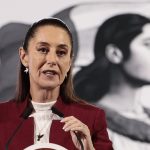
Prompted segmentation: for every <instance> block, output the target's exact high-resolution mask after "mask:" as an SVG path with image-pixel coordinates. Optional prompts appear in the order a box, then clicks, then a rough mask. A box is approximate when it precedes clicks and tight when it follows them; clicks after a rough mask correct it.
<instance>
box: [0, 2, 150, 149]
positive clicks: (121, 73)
mask: <svg viewBox="0 0 150 150" xmlns="http://www.w3.org/2000/svg"><path fill="white" fill-rule="evenodd" d="M15 1H17V0H15ZM55 1H56V2H52V1H51V2H50V1H48V0H47V1H45V2H43V7H42V5H41V3H39V4H38V2H37V1H34V2H35V3H32V5H30V6H29V5H26V6H29V8H27V7H26V9H25V10H23V7H22V9H21V10H22V11H20V15H22V16H21V17H17V18H16V19H15V16H14V17H13V18H8V19H6V18H5V19H6V20H5V21H4V20H3V22H2V23H0V24H1V27H0V102H3V101H7V100H9V99H11V98H13V96H14V94H15V87H16V84H17V83H16V80H17V72H18V61H19V58H18V48H19V47H20V46H21V45H22V43H23V40H24V36H25V33H26V31H27V29H28V28H29V27H30V25H31V24H32V22H34V21H36V20H38V19H40V18H45V17H52V16H53V17H58V18H61V19H62V20H63V21H65V22H66V23H67V24H68V26H69V27H70V29H71V31H72V33H73V38H74V55H75V59H74V70H73V76H74V85H75V91H76V94H77V95H78V96H80V97H81V98H83V99H85V100H87V101H88V102H90V103H92V104H94V105H96V106H98V107H101V108H103V109H104V110H105V112H106V118H107V124H108V131H109V136H110V138H111V140H112V142H113V146H114V149H115V150H149V149H150V144H149V143H150V100H149V99H150V1H149V0H145V1H144V0H136V1H135V0H117V1H116V0H106V1H104V0H103V1H102V0H99V1H95V2H94V1H92V2H91V1H85V0H78V1H73V0H72V2H71V1H69V2H66V1H65V0H61V1H60V0H55ZM26 3H27V2H26ZM17 4H18V7H19V6H21V4H20V3H19V0H18V3H16V4H15V3H14V7H15V5H16V6H17ZM58 4H59V6H58ZM35 5H36V6H35ZM38 5H39V7H38V9H35V11H34V7H37V6H38ZM0 7H1V6H0ZM45 7H46V8H45ZM31 8H33V10H32V9H31ZM16 9H17V8H16ZM19 9H20V7H19ZM24 11H26V13H25V12H24ZM8 12H9V10H8V11H7V12H6V13H8ZM36 12H38V13H37V16H36ZM39 12H40V13H39ZM10 13H13V12H10ZM25 14H27V16H25ZM29 14H31V15H29ZM3 16H5V14H4V13H3ZM6 16H8V15H6ZM29 16H30V19H28V17H29ZM31 16H34V17H31ZM23 18H24V19H23Z"/></svg>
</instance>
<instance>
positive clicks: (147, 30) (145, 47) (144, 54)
mask: <svg viewBox="0 0 150 150" xmlns="http://www.w3.org/2000/svg"><path fill="white" fill-rule="evenodd" d="M130 53H131V55H130V57H129V59H128V60H127V61H126V62H124V64H123V66H124V70H125V71H126V73H127V74H128V75H130V76H131V77H133V78H136V79H139V80H141V81H145V82H150V24H146V25H145V26H143V29H142V33H141V34H139V35H138V36H136V37H135V38H134V39H133V40H132V41H131V43H130Z"/></svg>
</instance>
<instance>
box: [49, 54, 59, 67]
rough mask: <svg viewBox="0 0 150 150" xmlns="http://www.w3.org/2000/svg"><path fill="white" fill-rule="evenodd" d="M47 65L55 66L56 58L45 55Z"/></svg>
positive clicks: (51, 55)
mask: <svg viewBox="0 0 150 150" xmlns="http://www.w3.org/2000/svg"><path fill="white" fill-rule="evenodd" d="M47 63H48V64H50V65H56V64H57V57H56V54H54V53H49V54H48V55H47Z"/></svg>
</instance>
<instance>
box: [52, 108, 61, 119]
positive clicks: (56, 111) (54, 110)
mask: <svg viewBox="0 0 150 150" xmlns="http://www.w3.org/2000/svg"><path fill="white" fill-rule="evenodd" d="M51 110H52V112H53V113H54V114H56V115H58V116H59V117H62V118H63V117H64V114H63V113H62V112H60V111H59V110H58V109H57V108H55V107H54V106H52V108H51Z"/></svg>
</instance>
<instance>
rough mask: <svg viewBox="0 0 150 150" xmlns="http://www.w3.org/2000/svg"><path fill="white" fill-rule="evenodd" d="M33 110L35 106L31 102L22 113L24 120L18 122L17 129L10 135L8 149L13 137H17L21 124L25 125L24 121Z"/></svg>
mask: <svg viewBox="0 0 150 150" xmlns="http://www.w3.org/2000/svg"><path fill="white" fill-rule="evenodd" d="M32 112H33V106H32V104H29V105H28V106H27V107H26V109H25V110H24V112H23V113H22V114H21V116H20V117H22V118H23V120H21V122H20V123H19V124H18V126H17V127H16V128H15V130H14V131H13V133H12V134H11V136H10V137H9V139H8V141H7V143H6V150H8V148H9V145H10V143H11V142H12V140H13V138H14V137H15V135H16V134H17V132H18V130H19V129H20V128H21V126H22V125H23V123H24V121H25V120H26V119H27V118H28V117H29V116H30V114H31V113H32Z"/></svg>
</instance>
